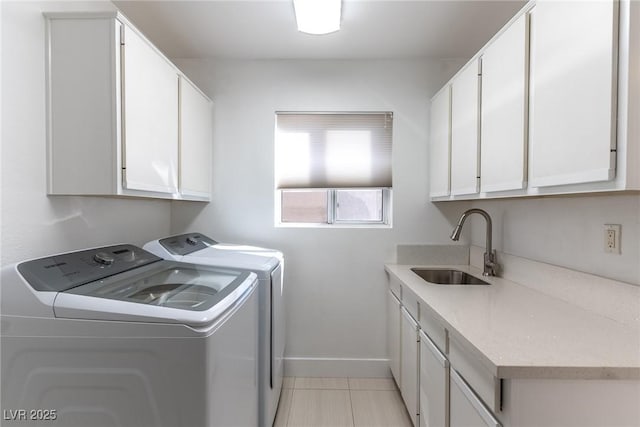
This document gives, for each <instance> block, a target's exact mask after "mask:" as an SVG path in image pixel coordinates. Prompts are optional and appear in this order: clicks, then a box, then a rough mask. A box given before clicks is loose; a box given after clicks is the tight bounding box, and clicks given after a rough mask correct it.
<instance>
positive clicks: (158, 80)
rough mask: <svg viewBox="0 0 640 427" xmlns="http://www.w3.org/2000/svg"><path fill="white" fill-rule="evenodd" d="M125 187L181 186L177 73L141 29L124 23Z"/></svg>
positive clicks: (170, 190)
mask: <svg viewBox="0 0 640 427" xmlns="http://www.w3.org/2000/svg"><path fill="white" fill-rule="evenodd" d="M123 68H124V73H123V75H124V79H123V86H124V88H123V104H124V111H123V135H124V138H123V162H122V163H123V169H124V173H123V187H124V188H127V189H134V190H145V191H156V192H162V193H175V192H177V189H178V179H177V171H178V74H177V72H176V70H175V68H174V67H173V66H172V65H171V64H170V63H169V62H168V61H167V60H166V59H165V58H164V57H163V56H162V55H161V54H160V53H159V52H158V51H157V50H156V49H155V48H153V47H152V46H151V45H150V44H149V43H148V42H147V41H146V40H145V39H144V38H142V37H141V36H140V35H139V34H138V33H136V32H135V31H134V30H132V29H131V28H129V27H128V26H126V25H125V26H124V57H123Z"/></svg>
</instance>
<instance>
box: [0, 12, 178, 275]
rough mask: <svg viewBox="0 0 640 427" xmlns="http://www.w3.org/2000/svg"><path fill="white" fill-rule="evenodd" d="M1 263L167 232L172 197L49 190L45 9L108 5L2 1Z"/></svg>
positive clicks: (145, 238)
mask: <svg viewBox="0 0 640 427" xmlns="http://www.w3.org/2000/svg"><path fill="white" fill-rule="evenodd" d="M0 7H1V8H2V77H1V82H2V83H1V84H2V181H1V188H2V209H1V212H2V216H1V218H0V220H1V223H2V228H1V230H2V234H1V241H2V246H1V261H2V265H5V264H8V263H11V262H15V261H20V260H23V259H27V258H32V257H38V256H42V255H47V254H51V253H55V252H62V251H68V250H74V249H80V248H84V247H89V246H100V245H107V244H112V243H120V242H130V243H134V244H136V243H137V244H143V243H145V242H146V241H148V240H151V239H153V238H157V237H158V236H162V235H166V234H168V233H169V227H170V215H171V205H170V202H168V201H143V200H129V199H127V200H125V199H108V198H97V197H64V196H51V197H48V196H47V195H46V188H47V187H46V140H45V138H46V128H45V50H44V49H45V39H44V34H45V33H44V27H45V25H44V18H43V16H42V12H43V11H68V10H98V9H100V10H104V9H111V8H113V5H112V4H111V3H110V2H95V1H91V2H52V1H47V2H23V1H19V2H9V1H2V2H1V6H0Z"/></svg>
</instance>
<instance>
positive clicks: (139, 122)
mask: <svg viewBox="0 0 640 427" xmlns="http://www.w3.org/2000/svg"><path fill="white" fill-rule="evenodd" d="M45 16H46V18H47V49H46V54H47V88H48V96H47V118H48V125H47V126H48V129H47V130H48V135H47V136H48V138H47V139H48V142H47V152H48V178H49V179H48V192H49V194H66V195H108V196H135V197H155V198H167V199H188V200H208V198H209V185H210V184H209V174H210V168H211V162H210V150H211V147H210V144H211V114H210V101H209V100H208V99H206V97H204V96H203V95H202V94H201V93H200V92H199V91H197V90H196V89H195V88H193V87H190V88H187V89H185V90H184V102H183V104H184V107H185V108H184V109H183V111H182V112H180V110H179V108H180V99H179V78H180V77H181V76H182V74H181V73H180V71H179V70H178V69H177V68H176V67H175V66H174V65H173V64H172V63H171V62H170V61H169V60H168V59H167V58H166V57H165V56H164V55H162V54H161V53H160V51H158V50H157V49H156V48H155V47H154V46H153V45H152V44H151V43H150V42H149V41H148V40H147V39H146V38H145V37H144V36H143V35H142V34H140V33H139V32H138V31H137V30H136V29H135V28H134V27H133V26H132V25H131V24H130V23H129V22H128V21H127V20H126V19H125V18H124V17H123V16H122V15H120V14H119V13H47V14H45ZM189 85H190V83H188V82H187V80H186V79H184V83H183V87H185V88H186V87H187V86H189ZM193 92H195V95H194V93H193ZM198 98H199V99H198ZM180 119H181V120H182V123H183V127H182V129H181V128H180V127H179V125H180ZM181 131H182V134H181V133H180V132H181ZM180 138H182V139H183V141H184V145H183V153H182V155H183V156H184V157H183V160H184V162H185V163H189V164H193V165H194V169H191V168H188V167H185V168H182V169H181V168H180V164H179V159H180V157H179V153H180V149H181V147H180ZM196 169H197V171H196ZM182 170H184V171H185V175H184V176H180V175H179V173H180V172H181V171H182ZM194 171H195V172H194ZM181 183H182V184H183V188H179V184H181Z"/></svg>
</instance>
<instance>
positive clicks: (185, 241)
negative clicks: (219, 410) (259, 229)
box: [144, 233, 285, 427]
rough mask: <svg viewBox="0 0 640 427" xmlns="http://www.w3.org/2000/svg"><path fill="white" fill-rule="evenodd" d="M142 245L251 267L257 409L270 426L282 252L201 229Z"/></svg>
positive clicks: (175, 256)
mask: <svg viewBox="0 0 640 427" xmlns="http://www.w3.org/2000/svg"><path fill="white" fill-rule="evenodd" d="M144 249H146V250H147V251H149V252H151V253H153V254H155V255H158V256H160V257H162V258H165V259H171V260H176V261H183V262H190V263H197V264H206V265H210V266H221V267H228V268H234V269H243V270H246V271H253V272H254V273H256V274H257V275H258V281H259V285H258V295H259V315H258V316H259V319H260V320H259V337H260V338H259V355H258V358H259V360H260V361H259V369H258V378H259V399H258V400H259V411H258V421H259V425H260V426H261V427H271V426H272V425H273V421H274V419H275V415H276V411H277V409H278V401H279V399H280V393H281V391H282V379H283V375H284V350H285V313H284V283H283V275H284V257H283V255H282V252H280V251H277V250H273V249H266V248H259V247H255V246H243V245H233V244H226V243H218V242H216V241H215V240H213V239H211V238H210V237H207V236H205V235H204V234H201V233H187V234H181V235H178V236H172V237H167V238H164V239H160V240H153V241H151V242H149V243H147V244H146V245H144Z"/></svg>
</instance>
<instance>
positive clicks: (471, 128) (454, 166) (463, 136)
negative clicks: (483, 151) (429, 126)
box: [451, 59, 480, 195]
mask: <svg viewBox="0 0 640 427" xmlns="http://www.w3.org/2000/svg"><path fill="white" fill-rule="evenodd" d="M479 96H480V60H479V59H476V60H474V61H472V62H471V63H469V64H468V65H467V66H466V68H465V69H464V70H463V71H462V72H460V74H458V75H457V76H456V78H454V79H453V81H452V83H451V194H452V195H460V194H474V193H477V192H478V181H479V179H478V177H479V170H478V169H479V142H480V99H479Z"/></svg>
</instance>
